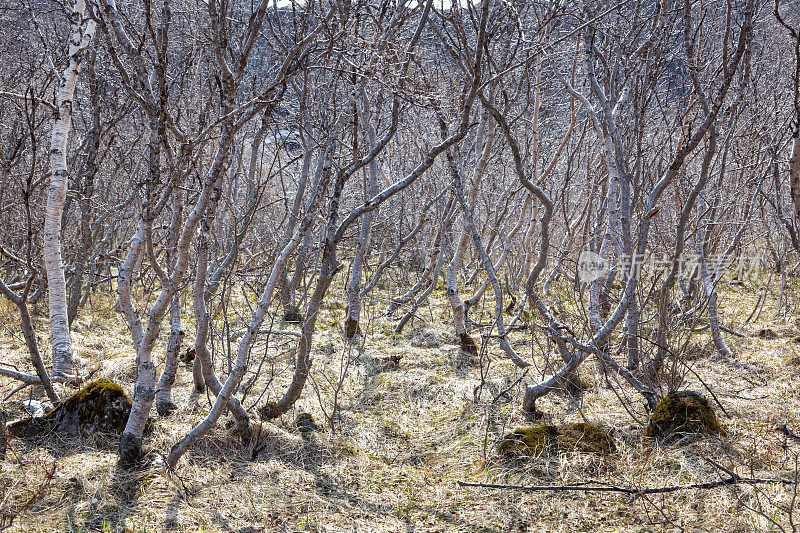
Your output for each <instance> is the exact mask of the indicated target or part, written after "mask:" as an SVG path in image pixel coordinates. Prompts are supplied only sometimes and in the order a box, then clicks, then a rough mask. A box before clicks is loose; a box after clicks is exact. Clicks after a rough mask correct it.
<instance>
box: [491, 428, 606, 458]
mask: <svg viewBox="0 0 800 533" xmlns="http://www.w3.org/2000/svg"><path fill="white" fill-rule="evenodd" d="M497 451H498V452H499V453H500V454H502V455H512V456H528V457H538V456H541V455H550V454H553V453H556V452H559V451H560V452H581V453H594V454H598V455H607V454H609V453H614V452H616V451H617V447H616V446H615V445H614V441H613V440H612V439H611V437H610V436H609V435H608V433H606V432H605V431H603V430H602V429H600V428H599V427H597V426H593V425H592V424H587V423H585V422H578V423H575V424H564V425H563V426H552V425H542V426H535V427H527V428H519V429H516V430H514V431H513V432H512V433H509V434H508V435H506V436H505V437H503V439H502V440H501V441H500V444H499V445H498V446H497Z"/></svg>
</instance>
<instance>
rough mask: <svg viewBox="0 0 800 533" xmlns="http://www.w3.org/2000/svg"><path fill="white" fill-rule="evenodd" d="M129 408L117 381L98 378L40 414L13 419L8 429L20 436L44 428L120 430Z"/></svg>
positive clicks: (68, 431) (72, 431) (85, 431)
mask: <svg viewBox="0 0 800 533" xmlns="http://www.w3.org/2000/svg"><path fill="white" fill-rule="evenodd" d="M130 412H131V400H130V398H128V396H127V395H126V394H125V391H123V390H122V387H120V386H119V385H118V384H116V383H114V382H113V381H110V380H105V379H101V380H97V381H92V382H91V383H89V384H87V385H86V386H84V387H83V388H82V389H80V390H79V391H78V392H76V393H75V394H73V395H72V396H70V397H68V398H66V399H65V400H63V401H61V402H60V403H59V404H58V405H56V406H55V407H54V408H53V410H52V411H50V412H49V413H47V414H46V415H45V416H43V417H41V418H29V419H26V420H21V421H18V422H15V423H13V424H11V426H9V431H10V432H11V433H12V434H13V435H16V436H20V437H35V436H38V435H40V434H44V433H47V432H55V433H58V434H60V435H70V436H77V435H83V436H86V435H89V434H92V433H117V434H119V433H122V432H123V430H124V429H125V424H126V423H127V421H128V416H129V415H130Z"/></svg>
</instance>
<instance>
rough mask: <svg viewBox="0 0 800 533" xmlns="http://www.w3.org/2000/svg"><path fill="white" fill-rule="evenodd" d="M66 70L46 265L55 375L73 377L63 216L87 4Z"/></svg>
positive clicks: (76, 9) (78, 15) (76, 8)
mask: <svg viewBox="0 0 800 533" xmlns="http://www.w3.org/2000/svg"><path fill="white" fill-rule="evenodd" d="M71 18H72V21H73V22H72V26H71V29H70V38H69V53H68V60H67V67H66V68H65V69H64V74H63V76H62V77H61V80H60V83H59V88H58V106H57V109H56V112H57V116H56V121H55V123H54V124H53V136H52V141H51V147H50V187H49V188H48V190H47V209H46V211H45V217H44V242H43V244H42V247H43V250H44V264H45V271H46V273H47V292H48V297H49V304H50V335H51V338H52V345H53V373H54V374H55V375H65V374H72V373H73V372H74V369H73V362H72V341H71V340H70V336H69V321H68V320H67V284H66V281H65V278H64V265H63V264H62V261H61V217H62V215H63V211H64V200H65V199H66V197H67V177H68V169H67V143H68V141H69V130H70V126H71V124H72V99H73V97H74V95H75V84H76V83H77V81H78V73H79V72H80V67H81V62H82V60H83V56H84V52H85V51H86V49H87V48H88V47H89V45H90V43H91V42H92V38H93V37H94V31H95V23H94V21H93V20H92V19H91V18H90V17H88V16H87V14H86V1H85V0H76V1H75V4H74V5H73V7H72V15H71Z"/></svg>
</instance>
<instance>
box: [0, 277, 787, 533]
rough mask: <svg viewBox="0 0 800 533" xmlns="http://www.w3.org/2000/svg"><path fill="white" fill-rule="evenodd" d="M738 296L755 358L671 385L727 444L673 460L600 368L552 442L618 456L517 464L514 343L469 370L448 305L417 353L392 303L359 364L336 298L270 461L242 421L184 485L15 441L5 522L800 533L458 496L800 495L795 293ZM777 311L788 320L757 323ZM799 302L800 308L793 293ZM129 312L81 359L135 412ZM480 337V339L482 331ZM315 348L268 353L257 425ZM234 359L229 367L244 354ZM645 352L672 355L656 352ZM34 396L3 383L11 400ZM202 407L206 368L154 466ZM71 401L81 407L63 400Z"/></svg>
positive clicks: (696, 338)
mask: <svg viewBox="0 0 800 533" xmlns="http://www.w3.org/2000/svg"><path fill="white" fill-rule="evenodd" d="M341 285H342V283H339V284H338V286H341ZM720 288H721V291H722V295H721V296H722V297H721V305H720V308H721V309H724V310H726V314H724V315H723V316H722V322H723V323H724V324H725V325H726V326H728V327H729V328H731V329H732V330H734V331H736V332H740V333H741V334H743V336H736V335H731V334H725V338H726V340H727V341H728V342H729V345H730V347H731V348H732V349H733V350H734V352H735V354H736V355H735V358H733V359H724V358H721V357H719V356H716V355H715V350H714V348H713V344H711V342H710V339H709V337H708V335H707V333H706V332H700V333H696V334H694V335H693V336H692V337H691V338H690V339H688V340H687V342H686V344H685V346H683V347H682V348H681V356H682V357H681V359H682V364H680V365H677V366H675V367H674V368H672V369H671V376H672V379H673V384H674V388H678V389H691V390H696V391H700V392H702V393H704V394H705V395H706V396H709V397H710V394H709V389H710V391H713V394H714V395H715V396H716V398H717V399H718V400H719V402H720V403H721V404H722V406H723V407H724V412H723V411H722V409H720V408H719V405H716V404H715V402H712V404H714V405H715V407H716V408H717V415H718V416H719V419H720V421H721V423H722V424H723V425H724V427H725V428H726V429H727V431H728V435H727V436H726V437H714V438H703V439H699V440H694V441H688V442H679V443H673V444H669V445H666V444H664V443H660V442H659V441H657V440H654V439H650V438H646V437H645V436H644V432H643V426H642V424H641V423H640V422H645V421H646V413H645V412H644V406H643V401H642V399H641V397H638V396H637V395H636V394H635V392H633V391H632V390H631V389H630V388H628V387H623V386H619V385H618V383H617V381H618V380H617V379H616V378H615V377H613V376H610V377H609V379H610V380H611V382H613V383H614V384H615V386H614V388H609V387H607V386H606V381H605V379H604V378H603V377H602V376H601V375H600V374H598V372H599V370H598V369H597V367H596V365H595V364H594V362H593V361H592V360H587V362H586V363H585V364H584V365H583V367H582V369H581V374H582V377H583V379H584V380H585V381H586V382H587V383H588V384H589V388H588V390H586V391H585V392H584V393H583V394H582V395H580V396H578V397H575V396H569V395H566V394H551V395H549V396H547V397H545V398H543V399H542V400H540V401H539V402H538V403H537V407H538V408H539V409H540V410H541V411H542V412H543V413H544V422H547V423H555V424H560V423H565V422H581V421H589V422H591V423H593V424H596V425H598V426H601V427H603V428H605V429H607V430H610V431H611V434H612V436H613V439H614V441H615V444H616V448H617V451H616V452H615V453H613V454H611V455H607V456H595V455H589V454H581V453H575V452H570V451H562V452H560V453H558V454H556V455H550V456H545V457H540V458H536V459H528V460H513V461H512V460H508V459H503V458H501V457H499V456H498V455H497V451H496V446H497V443H498V440H499V439H500V438H501V437H502V436H503V435H504V434H506V433H508V432H509V431H510V430H512V429H514V428H516V427H520V426H529V425H531V424H538V423H540V422H531V421H529V420H526V419H525V417H524V416H523V413H522V412H521V409H520V405H521V394H522V390H521V386H520V385H519V384H517V385H516V386H512V385H514V383H515V382H516V381H518V378H519V377H520V376H521V371H520V370H518V369H517V368H515V367H514V366H513V364H511V363H510V362H509V361H507V360H506V359H504V358H503V357H502V352H501V351H500V349H499V347H498V346H497V341H496V339H493V338H490V337H488V338H486V345H485V346H484V350H483V356H482V357H481V358H480V359H476V358H472V359H470V358H469V357H465V355H464V354H463V353H462V352H461V351H460V350H459V348H458V346H457V345H456V343H455V340H454V339H453V335H452V327H451V325H450V322H449V320H450V316H449V312H448V309H447V306H446V304H445V301H444V300H443V298H442V296H441V295H438V296H437V295H436V294H438V293H434V296H432V299H431V301H430V304H429V305H428V306H426V307H425V308H423V309H421V310H420V313H419V317H418V318H417V319H415V320H414V322H413V323H412V324H410V325H409V326H408V327H407V328H406V331H404V333H403V334H401V335H399V336H396V335H393V333H392V331H393V328H394V326H395V324H396V322H395V321H394V320H392V319H387V318H382V317H379V316H376V315H378V314H379V312H380V310H381V309H382V307H383V305H385V300H384V301H383V302H375V303H374V304H373V305H372V306H371V307H369V308H368V310H367V312H366V313H365V314H367V315H372V316H368V317H367V318H366V319H365V321H364V324H363V327H364V331H365V333H366V335H365V339H366V340H365V342H364V345H363V347H362V348H361V349H358V348H348V346H347V344H346V343H345V342H344V336H343V331H342V325H341V322H342V321H343V320H344V310H343V306H342V305H341V304H340V303H339V302H338V301H336V298H337V295H336V294H332V295H330V296H329V297H328V300H327V301H328V302H329V303H328V304H327V305H326V306H325V307H324V310H323V312H322V315H321V317H320V321H319V331H318V334H317V335H316V336H315V339H314V368H313V370H312V373H313V379H312V380H310V381H309V383H308V385H307V386H306V389H305V391H304V395H303V397H302V399H301V400H300V401H299V402H298V404H297V405H296V408H295V410H294V412H292V413H289V414H287V415H285V416H283V417H282V418H280V419H277V420H274V421H273V422H274V423H263V424H260V423H256V432H255V437H254V438H253V440H252V441H251V442H248V443H241V442H240V441H238V440H237V439H236V438H235V437H234V436H233V435H232V434H231V433H230V432H229V430H228V429H226V425H225V423H224V421H223V424H222V425H221V427H218V428H217V430H216V431H215V432H214V433H213V434H212V435H211V436H210V437H209V438H206V439H205V440H204V441H202V442H201V443H200V444H199V445H198V446H196V447H195V448H193V449H192V450H190V451H189V452H188V453H187V455H186V456H184V458H182V460H181V462H180V464H179V468H178V471H177V475H168V474H167V472H165V470H164V468H163V466H158V461H156V463H154V464H152V465H150V466H147V467H145V468H143V469H141V470H137V471H128V470H122V469H118V468H117V464H116V455H115V452H114V445H115V443H113V442H107V441H105V440H103V439H102V438H98V439H90V440H89V441H83V442H79V443H75V442H72V443H63V442H53V443H50V444H48V445H41V446H38V447H37V446H35V445H33V444H30V443H26V442H23V441H20V440H18V439H14V440H12V441H11V442H10V449H9V452H8V454H7V457H6V460H5V461H4V462H2V463H0V487H2V489H0V496H1V497H2V500H3V501H2V502H0V506H5V508H12V507H13V506H16V507H15V508H16V509H18V510H19V509H21V510H22V512H21V514H20V515H19V516H17V517H16V520H15V521H14V524H13V526H12V527H11V530H13V531H93V530H100V531H136V532H139V531H164V530H168V531H169V530H174V531H230V532H239V533H246V532H251V533H252V532H256V531H365V532H367V531H481V532H490V531H665V530H667V531H669V530H686V531H773V530H776V531H777V530H780V528H779V527H778V526H780V527H784V528H787V529H788V530H791V524H792V523H800V511H798V507H800V502H798V504H797V506H793V501H794V498H795V496H796V495H795V491H796V490H797V485H795V486H791V485H789V486H781V485H772V484H765V485H758V486H750V485H737V486H729V487H719V488H714V489H709V490H687V491H681V492H674V493H668V494H663V495H658V494H655V495H649V496H641V497H638V498H634V499H633V501H631V497H630V495H625V494H615V493H588V492H519V491H513V490H496V489H476V488H464V487H460V486H459V485H458V484H457V481H459V480H463V481H470V482H490V483H502V484H519V485H564V484H575V483H582V482H586V481H588V480H596V481H598V482H604V483H611V484H615V485H622V486H631V487H658V486H665V485H676V484H685V483H694V482H703V481H715V480H718V479H720V478H721V477H725V475H726V474H724V472H721V471H720V470H719V469H718V468H717V467H715V466H714V465H713V464H712V463H711V462H710V461H708V460H707V459H712V460H713V461H715V462H716V463H718V464H721V465H723V466H725V467H726V468H729V469H732V470H734V471H735V472H736V473H738V474H741V475H743V476H745V475H747V476H754V477H770V476H772V477H775V476H778V475H781V476H784V477H787V478H791V477H794V476H796V475H797V472H798V470H797V457H798V453H799V452H800V442H797V441H795V439H793V438H792V437H788V436H786V435H785V434H784V433H781V432H780V431H777V430H776V428H779V427H781V426H783V425H784V424H786V427H787V428H788V429H789V430H790V431H793V432H795V433H800V392H799V391H800V342H798V337H800V326H798V324H797V315H798V308H797V305H796V304H797V302H794V304H792V303H791V302H790V303H789V304H788V305H787V303H786V302H784V303H783V304H782V313H785V314H784V317H783V318H776V316H777V313H778V309H777V302H778V295H777V291H779V289H780V287H777V288H776V287H774V286H773V287H755V286H752V285H750V286H748V285H733V284H728V283H722V284H721V285H720ZM332 290H333V289H332ZM337 290H338V289H337ZM762 292H766V293H767V294H768V297H767V299H766V301H767V302H769V304H768V305H765V306H763V307H762V308H761V309H760V310H759V311H757V312H756V313H755V314H754V316H753V317H752V319H751V320H749V321H747V322H746V318H747V317H748V315H750V313H751V311H752V310H753V309H754V307H755V306H756V304H757V303H758V301H759V295H760V294H762ZM789 294H792V295H795V294H798V293H797V291H795V290H794V289H792V292H790V293H789ZM384 296H385V295H384ZM489 300H490V299H489ZM112 303H113V302H112V299H111V298H110V297H108V298H104V297H94V298H93V299H92V302H91V307H90V306H87V307H86V308H85V309H84V310H83V312H82V315H81V316H80V317H79V318H78V320H77V322H76V324H75V325H74V327H73V331H74V338H73V342H74V346H75V349H76V353H77V354H79V355H80V357H81V359H82V362H83V365H84V368H85V369H88V370H96V372H95V374H94V377H95V378H101V377H102V378H110V379H114V380H116V381H118V382H119V383H120V384H122V385H123V387H124V388H125V389H126V391H127V392H128V393H129V394H131V393H132V388H133V386H132V383H133V376H134V372H135V367H134V354H133V351H132V349H131V342H130V335H129V333H128V331H127V328H126V326H125V324H124V322H123V320H122V318H121V317H120V316H119V315H118V314H117V313H116V312H115V311H114V310H113V309H112ZM7 304H8V303H7V302H2V303H0V306H2V307H0V354H2V359H3V361H4V362H5V363H13V364H16V365H17V366H18V367H19V368H20V369H23V370H25V371H31V370H30V365H29V364H28V363H27V360H28V359H27V354H26V351H25V345H24V343H23V342H22V341H21V340H20V338H19V335H18V333H17V332H18V327H17V325H16V317H15V314H14V312H13V308H12V307H11V306H9V305H7ZM485 305H486V306H487V308H486V309H485V310H483V311H482V310H475V312H474V313H473V318H474V319H475V320H480V321H481V322H483V323H485V324H488V323H490V322H491V320H490V318H489V317H488V314H485V313H484V312H488V311H489V310H490V308H491V305H492V302H491V301H489V302H488V303H486V304H485ZM565 307H566V308H569V305H565ZM244 309H245V310H246V309H247V306H246V305H244ZM37 311H38V313H39V316H41V315H42V314H45V313H44V312H43V309H38V310H37ZM228 311H230V310H228ZM187 313H189V314H190V307H189V306H188V305H187ZM563 313H568V309H567V311H562V315H563ZM229 318H230V320H231V322H235V321H236V319H235V318H231V317H229ZM37 320H38V322H37V328H38V332H39V336H40V340H41V343H42V353H44V354H47V353H48V346H47V340H46V337H47V334H46V323H45V321H44V319H42V318H39V319H37ZM275 326H276V327H281V328H294V327H295V326H291V325H280V326H279V324H278V323H277V322H276V324H275ZM184 327H185V328H186V330H187V336H186V337H187V338H186V339H185V344H184V345H188V344H190V343H191V342H192V340H193V339H192V332H193V324H191V323H190V317H189V316H187V319H186V324H184ZM643 327H648V324H646V323H645V324H643ZM218 333H219V332H218ZM473 335H474V336H475V337H476V339H480V332H478V331H476V332H474V333H473ZM514 335H515V336H514V337H513V341H514V345H515V347H516V348H517V349H518V350H519V351H520V353H521V354H523V355H524V356H526V357H530V358H532V360H533V361H535V362H536V364H535V365H534V367H532V368H531V369H530V370H529V372H528V374H527V376H526V378H525V379H524V380H523V383H524V382H525V381H531V382H535V381H537V380H539V379H540V378H541V377H542V376H543V375H548V374H549V372H551V371H552V368H553V366H552V365H553V364H555V361H552V362H551V363H550V364H549V365H548V364H547V362H546V360H545V357H544V356H543V354H544V353H546V352H547V351H548V350H549V347H548V346H547V345H546V343H545V342H544V341H543V340H542V339H541V338H536V339H533V340H532V339H531V337H530V334H529V333H523V332H518V333H515V334H514ZM295 342H296V341H295V340H294V338H293V337H278V338H273V339H272V341H271V345H270V347H269V349H267V347H266V346H265V345H264V344H260V345H257V346H256V348H255V349H254V350H253V356H252V357H253V358H254V359H253V361H252V362H251V369H255V368H257V367H258V365H259V363H261V362H262V359H263V365H262V367H261V368H262V372H261V375H260V376H258V379H256V380H254V381H252V383H253V386H252V388H251V390H250V392H249V394H248V396H247V398H246V399H245V401H244V404H245V406H246V407H250V406H251V405H252V406H254V407H253V408H252V412H253V413H254V416H253V419H254V420H255V421H257V420H258V416H257V415H256V414H255V413H256V412H257V407H258V406H259V405H263V404H264V403H265V402H266V401H267V400H270V399H275V397H276V395H279V394H281V393H282V391H283V389H282V386H283V384H285V383H286V382H287V380H288V379H289V377H290V375H291V369H292V367H291V357H292V355H293V350H292V347H293V345H294V343H295ZM281 343H285V344H281ZM234 346H235V344H234ZM158 349H159V350H161V349H162V348H158ZM217 349H218V351H217V353H216V354H215V358H216V361H217V362H218V366H220V367H221V366H224V364H225V360H226V353H225V350H226V347H225V344H224V343H219V344H218V346H217ZM234 349H235V348H234ZM643 350H645V351H652V348H651V347H649V346H647V345H644V346H643ZM158 353H163V352H158ZM264 354H267V356H266V357H265V356H264ZM393 355H397V356H402V359H401V360H400V363H399V365H398V366H397V367H396V368H393V369H390V368H385V369H382V368H380V367H382V366H389V365H388V364H386V365H384V364H383V363H382V362H381V359H383V358H388V357H391V356H393ZM551 358H552V356H551ZM160 359H161V358H160V357H159V360H160ZM270 369H274V375H271V374H273V372H271V370H270ZM381 370H383V371H381ZM697 376H700V377H701V378H702V380H703V382H704V383H705V384H703V383H701V382H700V381H699V380H698V378H697ZM668 377H669V376H667V377H665V383H666V382H667V381H668V380H667V378H668ZM251 378H253V375H248V376H247V377H246V378H245V382H247V381H248V380H251ZM270 379H271V381H272V383H271V384H269V386H267V385H268V383H267V382H268V380H270ZM17 386H18V384H17V383H14V382H12V381H10V380H8V379H5V378H0V394H1V395H2V396H0V398H5V397H6V396H7V395H8V394H9V393H10V392H11V391H12V390H13V389H14V388H15V387H17ZM665 386H666V385H665ZM509 387H510V389H509ZM505 389H509V390H508V391H507V392H506V393H505V394H501V392H502V391H504V390H505ZM191 390H192V377H191V369H190V368H187V367H185V366H184V365H183V364H182V365H181V367H180V369H179V373H178V379H177V382H176V385H175V389H174V399H175V401H176V403H177V404H178V406H179V409H178V411H177V412H176V413H174V414H173V415H171V416H169V417H167V418H158V417H157V416H156V414H155V410H154V411H153V413H152V416H153V420H154V424H153V430H152V432H151V433H150V434H149V437H148V438H147V440H146V443H145V444H146V447H147V448H148V449H150V450H154V451H159V452H163V453H166V451H168V450H169V448H170V447H171V446H172V444H174V443H175V442H177V440H178V439H179V438H180V437H181V436H182V435H183V434H185V432H186V431H187V430H188V429H190V428H191V427H192V425H194V424H196V423H198V422H199V421H200V420H202V418H203V416H204V415H205V414H206V413H207V412H208V409H209V406H210V403H209V400H208V398H207V397H206V396H205V395H202V396H201V397H199V398H198V397H196V396H193V395H192V394H191ZM59 391H60V392H61V393H64V392H68V391H65V389H64V388H63V387H60V388H59ZM264 391H266V392H265V394H264V395H263V396H262V397H261V398H260V400H259V396H260V395H261V394H262V392H264ZM29 395H32V396H33V397H34V398H37V399H40V400H43V399H44V398H42V396H43V395H42V391H41V390H38V389H36V388H34V389H32V390H31V389H26V390H25V391H23V392H21V393H18V394H16V395H14V396H12V397H11V398H9V399H6V400H5V401H3V402H2V404H0V406H1V407H2V408H3V409H6V410H7V411H8V413H9V420H13V419H15V418H18V417H20V416H22V411H21V408H20V402H21V401H22V400H24V399H26V398H28V397H29ZM618 395H620V396H619V397H618ZM620 398H622V399H624V400H625V405H623V402H621V401H620ZM257 400H258V402H257ZM626 406H627V409H626ZM334 407H335V414H334V415H333V416H331V415H332V413H333V411H334ZM302 412H305V413H310V414H311V415H312V416H313V417H314V419H315V420H316V422H317V423H318V424H319V425H320V426H322V429H321V430H319V431H316V432H314V433H313V435H312V436H311V437H303V436H302V435H301V434H300V433H299V432H298V430H297V428H296V427H295V424H294V422H295V418H296V416H297V415H298V414H299V413H302ZM637 420H638V421H637ZM792 515H794V516H792ZM772 521H774V522H776V523H773V522H772Z"/></svg>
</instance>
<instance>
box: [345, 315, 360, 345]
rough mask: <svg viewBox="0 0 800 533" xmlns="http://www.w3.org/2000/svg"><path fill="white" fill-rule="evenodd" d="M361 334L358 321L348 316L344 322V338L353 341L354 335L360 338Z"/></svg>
mask: <svg viewBox="0 0 800 533" xmlns="http://www.w3.org/2000/svg"><path fill="white" fill-rule="evenodd" d="M361 334H362V333H361V326H360V325H359V324H358V320H354V319H353V318H351V317H349V316H348V317H347V320H345V321H344V336H345V337H347V339H348V340H353V339H354V338H355V336H356V335H359V336H360V335H361Z"/></svg>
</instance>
